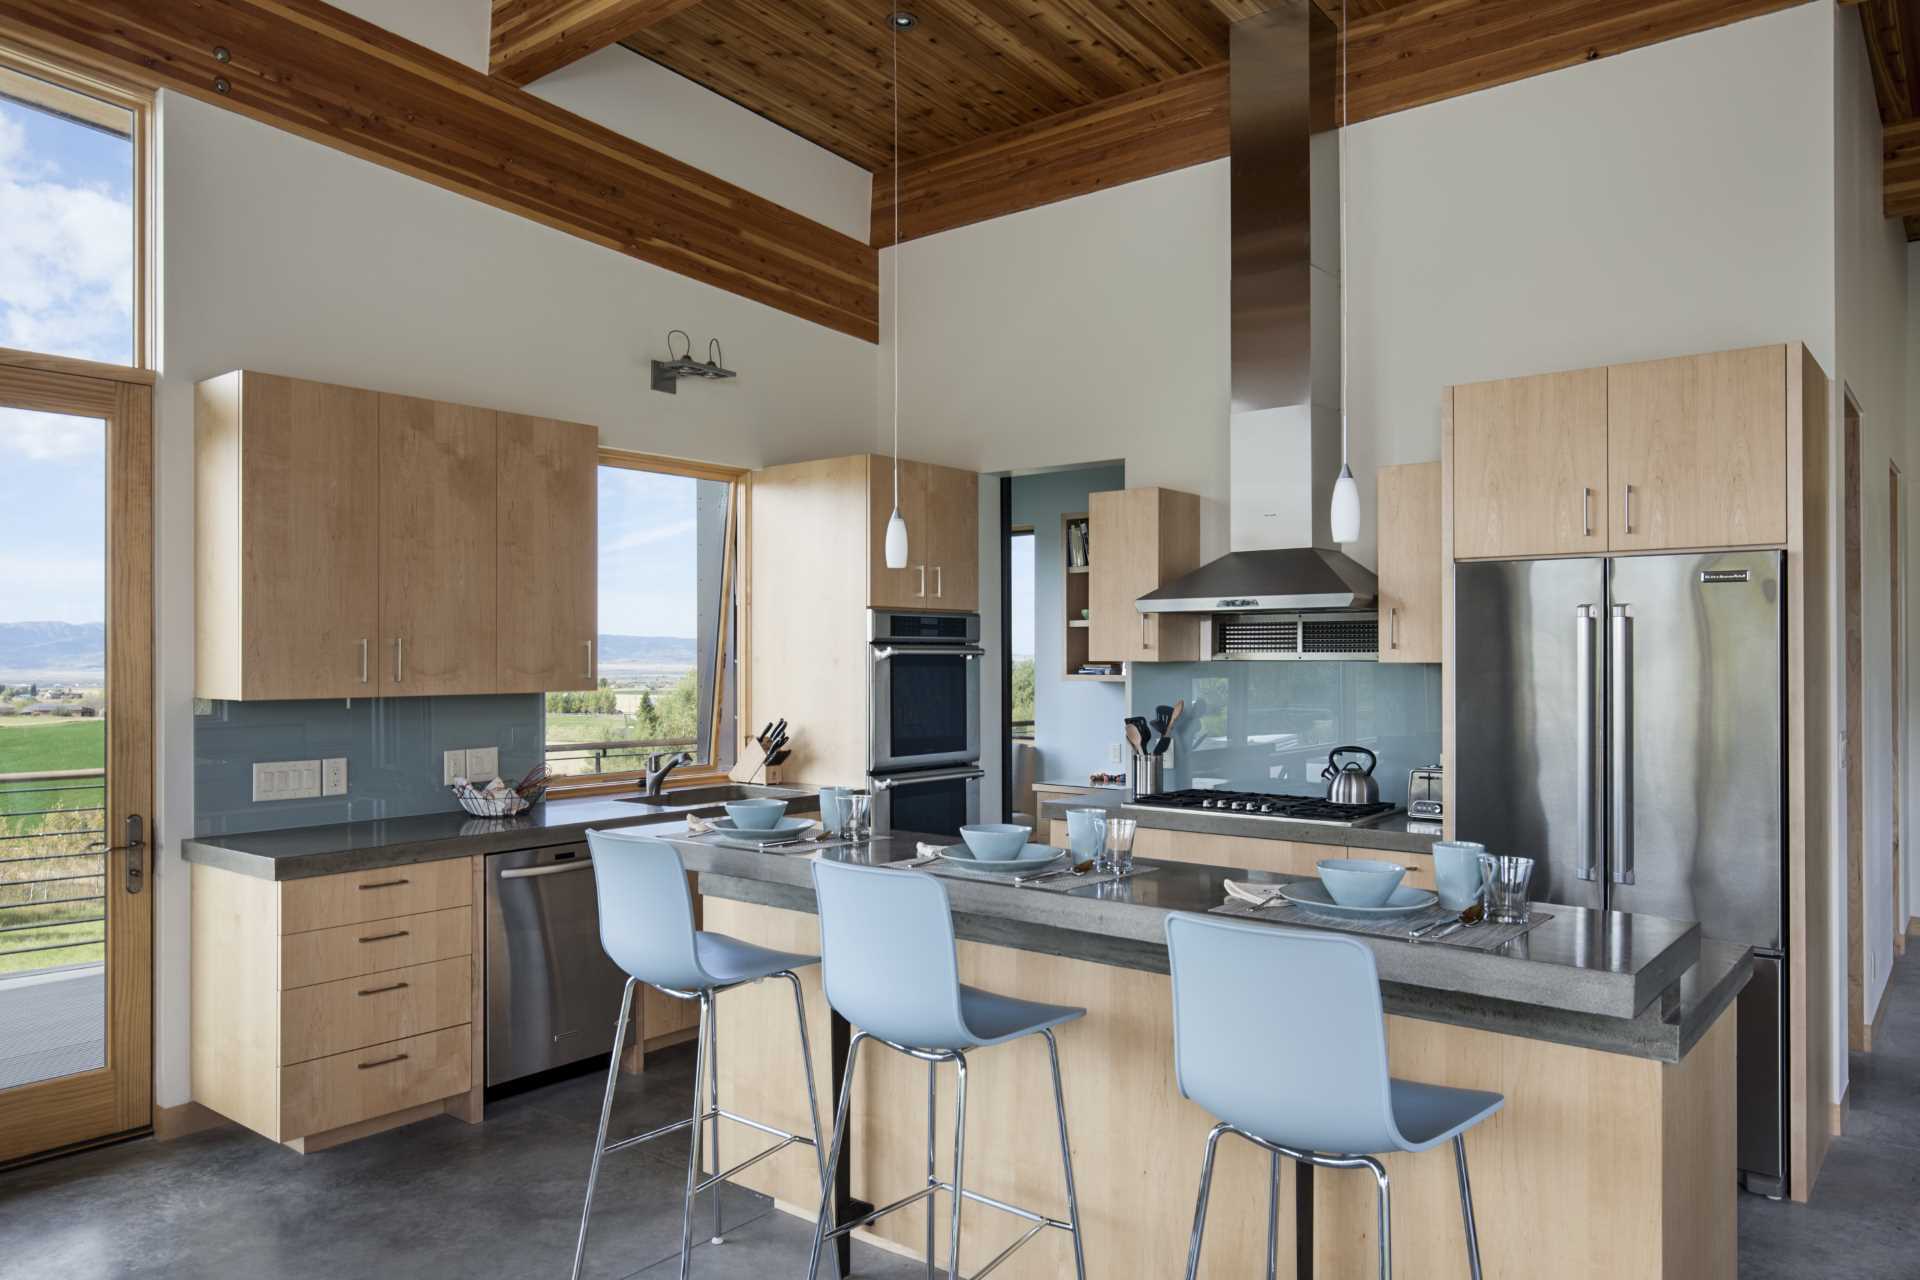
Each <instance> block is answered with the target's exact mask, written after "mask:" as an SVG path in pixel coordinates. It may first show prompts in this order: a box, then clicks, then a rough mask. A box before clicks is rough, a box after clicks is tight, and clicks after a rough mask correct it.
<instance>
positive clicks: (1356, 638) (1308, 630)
mask: <svg viewBox="0 0 1920 1280" xmlns="http://www.w3.org/2000/svg"><path fill="white" fill-rule="evenodd" d="M1207 629H1208V632H1209V633H1210V637H1211V644H1210V647H1209V650H1208V652H1209V653H1210V654H1211V655H1212V657H1214V658H1216V659H1220V660H1224V661H1230V662H1256V661H1294V662H1300V661H1323V662H1333V661H1343V660H1344V661H1352V660H1355V659H1362V660H1364V659H1367V658H1377V657H1379V656H1380V616H1379V615H1378V614H1374V613H1329V614H1312V613H1241V614H1217V615H1215V616H1214V617H1212V618H1210V619H1208V621H1207Z"/></svg>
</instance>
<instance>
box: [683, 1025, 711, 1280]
mask: <svg viewBox="0 0 1920 1280" xmlns="http://www.w3.org/2000/svg"><path fill="white" fill-rule="evenodd" d="M712 1021H713V997H712V996H710V995H708V994H707V993H706V992H704V991H703V992H701V993H700V1033H699V1035H697V1036H696V1037H695V1038H694V1045H695V1049H694V1059H693V1124H692V1125H691V1126H689V1132H690V1133H691V1134H692V1137H691V1138H690V1139H689V1140H688V1151H687V1198H686V1203H685V1204H684V1205H683V1206H682V1207H681V1210H680V1280H687V1276H688V1273H689V1272H690V1271H691V1269H692V1266H693V1200H694V1194H695V1190H694V1189H695V1188H696V1187H698V1186H699V1184H700V1131H701V1129H702V1128H703V1127H704V1126H703V1125H702V1123H701V1121H702V1120H703V1119H704V1116H703V1111H704V1100H703V1099H702V1098H701V1096H700V1094H701V1086H702V1084H703V1083H704V1081H705V1078H706V1074H707V1028H708V1026H709V1025H710V1024H711V1023H712ZM718 1185H719V1184H718V1183H716V1184H715V1186H718Z"/></svg>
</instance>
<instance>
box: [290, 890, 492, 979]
mask: <svg viewBox="0 0 1920 1280" xmlns="http://www.w3.org/2000/svg"><path fill="white" fill-rule="evenodd" d="M472 954H473V910H472V908H471V907H448V908H447V909H446V910H445V911H429V912H426V913H425V914H423V915H417V916H396V917H394V918H393V919H391V920H377V921H374V922H372V923H370V924H347V925H341V926H339V927H338V928H335V929H310V930H308V931H307V932H305V933H290V934H288V935H286V936H285V937H284V938H282V939H280V989H281V990H283V991H285V990H290V989H292V988H294V987H310V986H312V985H314V984H315V983H318V982H332V981H334V980H335V979H338V978H357V977H359V976H361V975H363V974H368V973H381V972H384V971H386V970H388V969H401V968H405V967H406V966H408V965H415V964H431V963H432V962H433V961H435V960H450V959H452V958H453V957H455V956H466V955H472Z"/></svg>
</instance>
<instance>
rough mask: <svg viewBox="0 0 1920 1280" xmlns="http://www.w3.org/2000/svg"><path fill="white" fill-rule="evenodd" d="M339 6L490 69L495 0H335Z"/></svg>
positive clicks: (476, 66) (479, 68)
mask: <svg viewBox="0 0 1920 1280" xmlns="http://www.w3.org/2000/svg"><path fill="white" fill-rule="evenodd" d="M332 2H333V5H334V7H335V8H337V9H345V10H346V11H347V12H348V13H351V14H353V15H354V16H355V17H359V18H365V19H366V20H367V21H368V22H371V23H373V24H374V25H376V26H381V27H385V28H386V29H387V30H389V31H391V32H393V33H394V34H395V35H397V36H404V37H405V38H407V39H408V40H411V41H413V42H414V43H415V44H423V45H425V46H426V47H427V48H429V49H432V50H433V51H434V52H435V53H443V54H445V55H446V56H447V57H449V58H452V59H453V60H454V61H455V62H464V63H466V64H467V65H468V66H470V67H472V68H473V69H474V70H476V71H485V70H486V69H487V54H488V48H489V45H490V43H491V41H490V37H491V35H492V33H493V7H492V0H332Z"/></svg>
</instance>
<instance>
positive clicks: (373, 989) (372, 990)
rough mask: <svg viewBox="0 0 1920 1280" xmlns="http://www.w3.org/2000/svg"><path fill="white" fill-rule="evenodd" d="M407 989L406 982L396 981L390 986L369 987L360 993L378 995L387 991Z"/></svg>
mask: <svg viewBox="0 0 1920 1280" xmlns="http://www.w3.org/2000/svg"><path fill="white" fill-rule="evenodd" d="M406 989H407V984H406V983H404V982H396V983H394V984H393V985H392V986H390V987H368V988H367V989H366V990H365V991H362V992H361V993H360V994H361V995H363V996H377V995H380V994H381V993H383V992H387V991H405V990H406Z"/></svg>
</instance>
